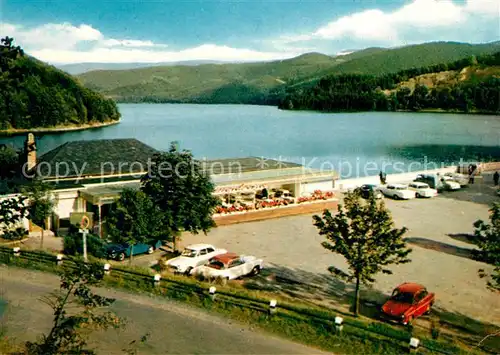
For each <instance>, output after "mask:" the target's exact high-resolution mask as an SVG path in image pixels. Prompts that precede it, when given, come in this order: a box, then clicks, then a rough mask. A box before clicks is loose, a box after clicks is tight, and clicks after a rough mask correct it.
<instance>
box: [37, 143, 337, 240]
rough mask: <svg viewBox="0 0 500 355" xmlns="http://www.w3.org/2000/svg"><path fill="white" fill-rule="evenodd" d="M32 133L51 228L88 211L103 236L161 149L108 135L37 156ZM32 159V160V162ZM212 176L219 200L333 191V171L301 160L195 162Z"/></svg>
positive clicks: (65, 224)
mask: <svg viewBox="0 0 500 355" xmlns="http://www.w3.org/2000/svg"><path fill="white" fill-rule="evenodd" d="M32 140H33V136H30V137H29V138H28V140H27V144H29V145H30V147H31V149H30V153H29V154H30V156H29V161H30V162H31V163H30V164H28V165H29V166H30V167H31V169H30V170H29V174H31V176H38V177H39V178H42V179H43V180H44V181H46V182H47V183H49V184H51V185H52V187H53V189H54V194H55V199H56V201H57V203H56V206H55V210H54V217H53V220H52V222H53V223H52V229H53V230H55V231H56V232H57V231H58V230H59V229H60V228H65V227H68V226H69V219H70V216H71V214H72V213H82V212H92V213H93V214H94V216H95V217H94V221H95V222H96V232H97V233H99V234H100V235H101V236H102V235H103V231H102V230H103V228H102V220H103V216H105V215H106V214H107V213H108V210H109V207H110V205H111V204H113V203H114V202H115V201H116V199H117V198H118V197H119V195H120V192H121V191H123V189H125V188H132V189H139V188H140V184H141V183H140V179H141V177H142V176H144V175H145V174H146V173H147V172H148V171H149V167H150V165H151V161H152V158H153V156H154V155H155V154H157V153H160V151H158V150H156V149H154V148H152V147H150V146H148V145H146V144H144V143H142V142H140V141H138V140H136V139H106V140H89V141H73V142H67V143H65V144H63V145H61V146H59V147H57V148H55V149H53V150H51V151H49V152H47V153H45V154H43V155H42V156H40V157H39V158H37V157H36V145H35V143H34V141H32ZM35 161H36V164H35V163H34V162H35ZM199 162H200V164H201V168H202V169H203V170H204V171H205V172H206V173H207V174H209V175H210V176H211V178H212V181H213V182H214V184H215V186H216V188H215V191H214V194H215V195H217V196H219V197H220V198H221V200H222V203H226V204H230V203H234V202H237V203H238V202H241V203H243V204H244V203H245V201H246V202H247V203H250V202H252V203H255V201H256V197H257V195H259V194H260V193H262V191H263V190H264V189H265V190H267V191H268V192H269V193H271V194H272V192H273V191H278V190H279V191H286V192H287V194H288V195H289V196H294V197H300V196H304V195H308V194H312V193H313V192H314V191H317V190H321V191H332V190H333V188H334V180H335V179H336V178H337V175H336V173H335V172H334V171H320V170H316V169H310V168H306V167H304V166H302V165H300V164H297V163H292V162H284V161H278V160H273V159H265V158H258V157H246V158H227V159H214V160H205V159H203V160H199Z"/></svg>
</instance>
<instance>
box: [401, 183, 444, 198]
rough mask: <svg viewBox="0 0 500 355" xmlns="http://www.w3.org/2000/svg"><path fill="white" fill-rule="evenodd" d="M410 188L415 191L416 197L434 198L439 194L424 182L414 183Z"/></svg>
mask: <svg viewBox="0 0 500 355" xmlns="http://www.w3.org/2000/svg"><path fill="white" fill-rule="evenodd" d="M408 188H409V189H410V190H413V191H415V196H416V197H434V196H437V194H438V192H437V190H436V189H431V188H430V186H429V185H427V184H426V183H424V182H412V183H410V184H409V185H408Z"/></svg>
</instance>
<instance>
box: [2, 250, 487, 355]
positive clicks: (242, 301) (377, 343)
mask: <svg viewBox="0 0 500 355" xmlns="http://www.w3.org/2000/svg"><path fill="white" fill-rule="evenodd" d="M92 262H98V263H100V262H99V261H92ZM0 263H3V264H6V265H10V266H16V267H22V268H29V269H35V270H41V271H46V272H52V273H56V272H59V271H60V270H61V267H64V266H66V267H73V266H74V265H75V264H74V262H73V261H72V260H70V259H66V260H65V261H64V262H63V266H57V265H56V258H55V256H54V255H51V254H48V253H44V252H28V251H22V252H21V255H20V256H14V255H13V254H12V249H8V248H0ZM101 265H102V264H101ZM153 275H154V271H152V270H150V269H142V268H137V267H134V268H129V267H126V266H113V268H112V270H111V273H110V274H109V275H107V276H105V279H104V284H105V286H109V287H114V288H119V289H123V290H128V291H131V292H140V293H147V294H153V295H156V296H160V297H165V298H167V299H169V300H173V301H178V302H183V303H188V304H190V305H192V306H196V307H198V308H201V309H204V310H206V311H209V312H216V313H218V314H222V315H224V316H227V317H230V318H232V319H235V320H237V321H239V322H242V323H246V324H249V325H252V326H257V327H259V328H262V329H264V330H266V331H268V332H271V333H274V334H277V335H280V336H283V337H286V338H289V339H292V340H294V341H297V342H300V343H304V344H307V345H311V346H314V347H317V348H321V349H324V350H328V351H332V352H335V353H338V354H340V353H341V354H360V353H363V354H401V353H404V352H406V351H407V345H408V341H409V339H410V337H412V336H414V337H417V338H419V339H420V340H421V344H422V345H423V347H422V349H421V352H422V353H441V354H474V353H480V352H479V351H476V350H473V349H470V348H469V347H467V346H465V345H462V344H460V341H458V340H457V339H455V338H453V337H447V336H441V337H440V339H439V341H438V340H435V339H432V338H430V337H429V336H428V332H425V331H423V330H421V329H409V328H408V329H407V328H404V327H395V326H391V325H388V324H385V323H381V322H378V321H373V320H371V319H368V318H364V317H359V318H355V317H352V316H351V315H350V314H348V313H345V312H341V311H338V310H334V309H331V308H321V307H319V306H317V305H313V304H309V303H305V302H301V301H298V300H297V299H294V298H291V297H290V298H285V297H279V296H277V294H276V293H272V292H262V291H260V292H258V291H249V290H245V289H243V288H234V287H231V285H227V286H219V285H217V286H216V287H217V293H216V297H215V300H212V298H211V297H210V295H209V294H208V289H209V287H210V286H212V285H210V284H207V283H203V282H199V281H197V280H195V279H187V278H185V277H182V276H175V275H164V276H163V277H162V280H161V282H160V283H157V284H156V285H155V284H154V282H153ZM271 299H276V300H277V301H278V308H277V313H276V314H273V315H271V314H270V313H269V301H270V300H271ZM336 316H341V317H343V319H344V328H343V331H342V332H341V333H337V332H336V328H335V324H334V319H335V317H336Z"/></svg>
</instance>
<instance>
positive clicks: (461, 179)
mask: <svg viewBox="0 0 500 355" xmlns="http://www.w3.org/2000/svg"><path fill="white" fill-rule="evenodd" d="M444 176H448V177H451V178H452V180H453V181H455V182H458V183H459V184H460V187H465V186H468V185H469V176H468V175H465V174H459V173H446V174H444Z"/></svg>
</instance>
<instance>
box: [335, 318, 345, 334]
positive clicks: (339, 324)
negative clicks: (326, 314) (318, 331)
mask: <svg viewBox="0 0 500 355" xmlns="http://www.w3.org/2000/svg"><path fill="white" fill-rule="evenodd" d="M342 323H344V318H342V317H338V316H337V317H335V331H336V332H337V334H340V333H341V332H342V329H344V325H343V324H342Z"/></svg>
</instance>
